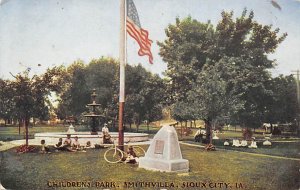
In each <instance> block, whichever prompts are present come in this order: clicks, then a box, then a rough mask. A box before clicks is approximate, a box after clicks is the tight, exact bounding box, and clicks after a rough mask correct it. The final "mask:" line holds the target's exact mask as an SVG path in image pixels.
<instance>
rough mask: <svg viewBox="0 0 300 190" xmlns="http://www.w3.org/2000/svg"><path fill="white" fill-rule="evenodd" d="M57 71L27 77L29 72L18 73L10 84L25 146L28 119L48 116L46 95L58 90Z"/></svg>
mask: <svg viewBox="0 0 300 190" xmlns="http://www.w3.org/2000/svg"><path fill="white" fill-rule="evenodd" d="M56 71H58V70H56V68H54V69H52V70H48V72H46V73H45V74H44V75H41V76H37V75H34V76H33V77H29V70H26V71H25V72H23V73H20V74H18V75H16V76H14V77H15V80H14V81H12V82H11V87H12V89H13V90H14V93H13V94H14V97H13V100H14V103H15V112H16V113H17V115H18V119H19V123H24V124H25V133H26V146H28V125H29V121H30V118H32V117H38V118H41V119H42V118H45V117H47V116H48V115H49V112H48V111H49V101H48V95H49V94H50V92H51V91H54V90H58V89H59V87H58V83H56V81H55V78H56V75H57V72H56Z"/></svg>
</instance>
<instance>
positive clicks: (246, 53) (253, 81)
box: [158, 9, 287, 127]
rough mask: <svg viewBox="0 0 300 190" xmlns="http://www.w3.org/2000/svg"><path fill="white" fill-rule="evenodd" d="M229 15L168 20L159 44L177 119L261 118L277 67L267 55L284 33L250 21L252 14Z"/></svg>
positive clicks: (252, 122)
mask: <svg viewBox="0 0 300 190" xmlns="http://www.w3.org/2000/svg"><path fill="white" fill-rule="evenodd" d="M247 12H248V11H247V10H246V9H245V10H244V11H243V13H242V15H241V16H240V17H238V18H236V19H234V18H233V12H225V11H223V12H222V13H221V20H220V21H219V22H218V24H217V25H216V26H214V25H213V24H211V23H210V22H207V23H202V22H199V21H197V20H195V19H192V18H191V17H187V18H185V19H182V20H180V19H179V18H177V19H176V23H175V24H170V25H169V26H168V27H167V29H166V30H165V32H166V36H167V38H166V40H165V41H163V42H158V45H159V46H160V55H161V56H162V58H163V60H164V61H165V62H167V64H168V68H167V71H166V76H167V78H168V79H169V81H168V90H169V93H170V94H171V95H170V97H169V100H170V101H171V103H173V104H174V106H173V108H174V109H173V111H174V114H173V115H176V117H177V118H180V119H184V120H187V119H196V118H197V119H208V118H210V119H216V118H217V117H220V116H222V115H228V114H230V116H231V118H232V119H234V120H236V121H238V122H240V123H242V124H245V125H247V126H251V127H254V126H256V127H258V126H259V123H261V122H262V121H263V120H264V117H265V112H266V107H267V101H265V100H268V99H269V98H271V96H272V90H270V89H268V88H267V84H268V81H269V80H271V75H270V74H269V71H268V70H267V69H271V68H273V67H274V65H275V61H274V60H270V59H268V54H270V53H273V52H274V51H275V50H276V48H277V47H278V45H279V44H280V43H281V42H282V41H283V40H284V39H285V37H286V36H287V34H286V33H284V34H282V35H280V34H279V29H278V28H276V29H272V26H271V25H262V24H259V23H258V22H256V21H255V20H254V13H253V11H250V13H249V14H247Z"/></svg>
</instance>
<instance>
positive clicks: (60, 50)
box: [0, 0, 300, 79]
mask: <svg viewBox="0 0 300 190" xmlns="http://www.w3.org/2000/svg"><path fill="white" fill-rule="evenodd" d="M276 2H277V3H278V5H279V6H280V7H281V10H280V9H279V8H276V7H275V6H273V5H272V3H271V0H134V3H135V5H136V8H137V11H138V13H139V17H140V22H141V25H142V28H144V29H146V30H148V31H149V38H150V39H151V40H153V44H152V53H153V57H154V64H152V65H151V64H149V63H148V58H147V57H146V56H143V57H140V56H138V54H137V52H138V49H139V47H138V44H137V43H136V42H135V41H134V40H133V39H131V38H130V36H128V40H127V61H128V63H129V64H131V65H134V64H138V63H141V64H142V65H143V66H144V67H145V68H146V69H147V70H149V71H151V72H153V73H157V74H160V75H162V73H163V72H164V71H165V69H166V68H167V64H166V63H165V62H163V61H162V59H161V57H160V56H159V47H158V45H157V41H160V42H161V41H163V40H165V39H166V35H165V28H166V27H167V26H168V25H169V24H174V23H175V19H176V17H179V18H185V17H187V16H191V17H192V18H194V19H197V20H198V21H201V22H207V21H208V20H211V22H212V23H213V24H214V25H215V24H217V22H218V21H219V20H220V18H221V14H220V13H221V11H222V10H225V11H234V13H235V14H234V16H235V17H238V16H240V15H241V12H242V11H243V9H244V8H247V9H248V10H253V11H254V19H255V20H257V21H258V22H259V23H261V24H268V25H269V24H272V25H273V29H275V28H280V33H281V34H282V33H283V32H287V33H288V36H287V38H286V39H285V41H284V42H283V43H281V44H280V46H279V47H278V49H277V50H276V52H275V53H274V54H272V55H270V56H269V57H270V59H276V60H277V61H276V62H277V66H276V68H275V69H273V70H272V73H273V74H274V75H279V74H284V75H289V74H291V73H292V71H294V70H297V69H300V48H299V47H300V24H299V20H298V19H299V18H300V16H299V15H300V0H276ZM119 3H120V2H119V0H0V78H5V79H7V78H11V77H12V76H11V74H10V72H11V73H12V74H14V75H15V74H17V73H19V72H22V71H24V70H25V69H26V68H27V67H30V68H31V71H30V73H31V74H41V73H43V72H45V70H46V69H47V68H49V67H50V68H51V67H53V66H58V65H61V64H63V65H66V66H67V65H70V64H71V63H72V62H74V61H75V60H77V59H81V60H83V61H84V62H85V63H89V61H91V60H92V59H97V58H100V57H102V56H110V57H114V58H116V59H118V57H119V26H120V24H119V22H120V21H119V20H120V19H119V16H120V14H119V9H120V8H119ZM39 65H40V66H39Z"/></svg>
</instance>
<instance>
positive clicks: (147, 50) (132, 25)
mask: <svg viewBox="0 0 300 190" xmlns="http://www.w3.org/2000/svg"><path fill="white" fill-rule="evenodd" d="M126 2H127V17H126V30H127V32H128V34H129V35H130V36H131V37H132V38H134V39H135V40H136V41H137V43H138V44H139V46H140V49H139V51H138V54H139V56H144V55H148V56H149V62H150V63H151V64H152V63H153V56H152V53H151V43H152V41H151V40H150V39H149V38H148V36H149V33H148V31H147V30H144V29H143V28H142V27H141V23H140V19H139V15H138V13H137V10H136V8H135V5H134V3H133V0H127V1H126Z"/></svg>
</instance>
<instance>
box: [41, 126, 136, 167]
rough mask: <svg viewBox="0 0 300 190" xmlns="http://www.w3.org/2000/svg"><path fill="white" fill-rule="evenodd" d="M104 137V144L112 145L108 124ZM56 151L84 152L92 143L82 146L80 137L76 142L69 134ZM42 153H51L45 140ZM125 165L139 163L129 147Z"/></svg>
mask: <svg viewBox="0 0 300 190" xmlns="http://www.w3.org/2000/svg"><path fill="white" fill-rule="evenodd" d="M102 137H103V144H112V143H113V140H112V139H111V135H110V134H109V129H108V127H107V124H104V127H103V128H102ZM54 147H55V149H56V150H57V151H69V152H75V151H79V150H81V151H84V149H85V148H89V147H91V142H90V141H88V142H87V143H86V145H85V146H82V145H80V143H79V141H78V137H77V136H75V137H74V140H73V141H72V139H71V134H67V138H66V139H65V140H64V141H63V139H62V138H59V141H58V143H57V144H55V145H54ZM41 152H42V153H50V149H49V147H48V146H47V145H46V143H45V140H41ZM124 161H125V163H137V162H138V157H137V155H136V153H135V152H134V149H133V147H132V146H129V147H128V151H127V158H125V160H124Z"/></svg>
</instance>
